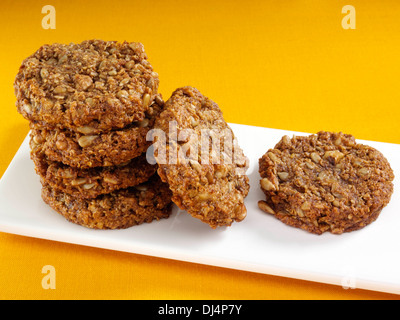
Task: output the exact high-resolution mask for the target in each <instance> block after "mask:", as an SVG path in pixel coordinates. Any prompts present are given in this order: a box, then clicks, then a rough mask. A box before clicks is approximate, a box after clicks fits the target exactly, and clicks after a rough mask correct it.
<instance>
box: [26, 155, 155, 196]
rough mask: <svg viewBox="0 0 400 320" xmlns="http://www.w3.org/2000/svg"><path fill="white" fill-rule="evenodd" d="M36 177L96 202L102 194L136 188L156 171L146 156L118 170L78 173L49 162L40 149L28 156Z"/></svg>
mask: <svg viewBox="0 0 400 320" xmlns="http://www.w3.org/2000/svg"><path fill="white" fill-rule="evenodd" d="M31 158H32V160H33V162H34V164H35V170H36V173H37V174H38V175H39V176H40V178H41V179H42V181H43V182H44V183H45V184H48V185H49V186H50V187H51V188H53V189H56V190H59V191H62V192H65V193H68V194H70V195H72V196H74V197H78V198H85V199H90V198H96V197H97V196H99V195H101V194H106V193H111V192H113V191H115V190H118V189H124V188H128V187H132V186H136V185H138V184H141V183H143V182H146V181H147V180H149V178H150V177H151V176H153V175H154V174H155V173H156V171H157V166H156V165H151V164H149V163H148V162H147V159H146V154H143V155H140V156H139V157H137V158H134V159H132V160H129V161H128V162H127V163H124V164H122V165H119V166H112V167H95V168H89V169H80V168H74V167H70V166H67V165H65V164H63V163H62V162H56V161H51V160H48V159H47V157H46V156H45V154H44V153H43V152H41V150H40V148H35V150H34V151H32V152H31Z"/></svg>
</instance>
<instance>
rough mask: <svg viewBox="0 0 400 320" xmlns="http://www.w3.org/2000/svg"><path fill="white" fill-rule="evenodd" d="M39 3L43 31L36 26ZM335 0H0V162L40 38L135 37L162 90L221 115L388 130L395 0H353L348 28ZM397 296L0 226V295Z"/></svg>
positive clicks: (13, 144) (19, 136) (397, 24)
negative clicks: (51, 283) (197, 94)
mask: <svg viewBox="0 0 400 320" xmlns="http://www.w3.org/2000/svg"><path fill="white" fill-rule="evenodd" d="M46 4H51V5H53V6H54V7H55V9H56V29H55V30H50V29H49V30H45V29H43V28H42V24H41V22H42V18H43V17H44V14H42V13H41V9H42V7H43V6H44V5H46ZM346 4H349V3H345V2H343V3H340V2H337V1H237V0H230V1H228V0H224V1H222V0H220V1H218V0H215V1H210V0H205V1H190V0H186V1H176V0H169V1H161V0H158V1H156V0H152V1H136V0H135V1H113V2H112V1H104V0H97V1H81V2H78V1H58V0H57V1H56V0H52V1H51V2H49V3H47V2H43V1H22V0H21V1H2V2H1V3H0V30H1V32H0V37H1V39H0V43H1V46H2V50H0V61H1V71H2V72H1V75H0V94H1V98H2V107H1V108H0V150H1V152H0V174H3V173H4V171H5V169H6V168H7V166H8V164H9V163H10V161H11V160H12V158H13V156H14V154H15V153H16V151H17V149H18V147H19V146H20V144H21V142H22V140H23V138H24V137H25V136H26V134H27V133H28V123H27V121H26V120H24V119H23V118H22V116H20V115H19V114H18V113H17V112H16V109H15V97H14V93H13V87H12V83H13V80H14V77H15V74H16V72H17V70H18V67H19V65H20V63H21V61H22V60H23V59H24V58H25V57H27V56H28V55H30V54H31V53H33V52H34V51H35V50H36V49H38V48H39V47H40V46H41V45H42V44H44V43H53V42H62V43H69V42H80V41H82V40H85V39H90V38H101V39H104V40H120V41H122V40H128V41H140V42H142V43H143V44H144V45H145V48H146V51H147V53H148V55H149V60H150V62H151V63H152V65H153V66H154V68H155V69H156V71H157V72H158V73H159V75H160V81H161V83H160V92H161V93H162V94H163V96H164V98H168V97H169V95H170V94H171V93H172V91H173V90H174V89H175V88H177V87H179V86H183V85H192V86H195V87H197V88H198V89H199V90H200V91H202V92H203V93H204V94H205V95H207V96H209V97H210V98H212V99H213V100H214V101H216V102H217V103H218V104H219V105H220V107H221V108H222V110H223V112H224V115H225V118H226V120H227V121H229V122H235V123H243V124H249V125H257V126H264V127H270V128H281V129H287V130H295V131H304V132H317V131H319V130H321V129H323V130H335V131H343V132H346V133H352V134H354V135H355V136H356V137H357V138H360V139H367V140H376V141H384V142H392V143H400V131H399V129H398V126H399V120H400V108H399V101H400V90H399V74H400V62H399V61H400V58H399V52H400V19H399V18H400V3H399V2H397V1H380V2H379V3H378V2H373V1H352V2H351V4H352V5H353V6H354V8H355V9H356V29H355V30H352V29H349V30H344V29H343V28H342V23H341V22H342V18H343V17H344V16H345V14H342V7H343V6H344V5H346ZM260 148H263V145H262V141H260ZM316 241H318V237H316ZM266 254H267V253H266ZM45 265H52V266H54V268H55V270H56V289H47V290H45V289H43V288H42V285H41V282H42V278H43V276H44V275H43V274H42V273H41V271H42V267H43V266H45ZM398 297H399V296H396V295H389V294H386V293H379V292H373V291H367V290H359V289H348V290H345V289H343V288H341V287H339V286H332V285H326V284H320V283H313V282H307V281H301V280H294V279H287V278H283V277H276V276H270V275H262V274H256V273H250V272H242V271H235V270H229V269H224V268H216V267H211V266H204V265H199V264H192V263H185V262H179V261H172V260H168V259H161V258H154V257H146V256H142V255H135V254H128V253H122V252H115V251H109V250H102V249H95V248H89V247H83V246H77V245H72V244H65V243H58V242H53V241H47V240H39V239H32V238H28V237H22V236H16V235H11V234H6V233H0V299H38V298H40V299H392V298H393V299H397V298H398Z"/></svg>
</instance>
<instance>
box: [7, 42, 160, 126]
mask: <svg viewBox="0 0 400 320" xmlns="http://www.w3.org/2000/svg"><path fill="white" fill-rule="evenodd" d="M158 84H159V78H158V74H157V73H156V72H154V70H153V68H152V66H151V65H150V63H149V62H148V60H147V55H146V53H145V51H144V47H143V45H142V44H141V43H136V42H131V43H128V42H122V43H119V42H116V41H103V40H87V41H83V42H82V43H80V44H73V43H71V44H68V45H67V44H58V43H55V44H52V45H44V46H42V47H41V48H40V49H39V50H37V51H36V52H35V53H34V54H33V55H31V56H30V57H28V58H27V59H25V60H24V61H23V63H22V65H21V67H20V69H19V72H18V74H17V76H16V79H15V82H14V88H15V94H16V97H17V103H16V105H17V109H18V111H19V112H20V113H21V114H22V115H23V116H24V117H25V118H26V119H28V120H30V121H36V122H44V123H47V124H49V125H51V126H55V127H58V128H68V129H71V130H74V131H78V132H82V131H87V130H88V128H90V130H91V133H93V134H95V133H96V134H97V133H99V132H104V131H109V130H113V129H121V128H123V127H125V126H126V125H128V124H130V123H131V122H133V121H141V120H143V119H144V118H145V112H146V110H147V109H148V108H149V106H150V104H151V102H152V101H153V100H154V99H155V96H156V94H157V89H158ZM84 133H85V132H84Z"/></svg>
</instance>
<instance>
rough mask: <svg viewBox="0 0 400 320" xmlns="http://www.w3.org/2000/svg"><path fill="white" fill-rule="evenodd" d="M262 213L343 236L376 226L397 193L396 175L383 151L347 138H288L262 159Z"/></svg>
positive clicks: (326, 134) (333, 135) (324, 135)
mask: <svg viewBox="0 0 400 320" xmlns="http://www.w3.org/2000/svg"><path fill="white" fill-rule="evenodd" d="M259 172H260V175H261V180H260V184H261V189H262V190H263V192H264V193H265V195H266V200H265V201H260V202H259V203H258V205H259V207H260V208H261V209H262V210H263V211H265V212H267V213H270V214H272V215H274V216H275V217H276V218H277V219H279V220H281V221H282V222H284V223H286V224H288V225H290V226H294V227H297V228H301V229H303V230H306V231H308V232H311V233H315V234H322V233H324V232H331V233H333V234H342V233H343V232H349V231H354V230H358V229H361V228H363V227H365V226H366V225H368V224H370V223H371V222H373V221H375V220H376V219H377V218H378V216H379V214H380V212H381V210H382V209H383V208H384V207H385V206H386V205H387V204H388V203H389V201H390V198H391V195H392V193H393V183H392V181H393V179H394V174H393V170H392V169H391V167H390V164H389V162H388V161H387V159H386V158H385V157H384V156H383V155H382V153H380V152H379V151H378V150H376V149H374V148H372V147H370V146H367V145H363V144H359V143H357V142H356V140H355V138H354V137H353V136H351V135H348V134H343V133H341V132H339V133H332V132H324V131H321V132H319V133H318V134H316V135H310V136H305V137H303V136H294V137H293V138H289V137H288V136H284V137H283V138H282V140H281V141H280V142H279V143H278V144H277V145H276V146H275V148H274V149H270V150H268V152H267V153H265V154H264V155H263V156H262V158H260V159H259Z"/></svg>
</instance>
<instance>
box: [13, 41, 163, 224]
mask: <svg viewBox="0 0 400 320" xmlns="http://www.w3.org/2000/svg"><path fill="white" fill-rule="evenodd" d="M158 84H159V79H158V74H157V73H156V72H154V71H153V68H152V66H151V65H150V63H149V62H148V60H147V55H146V53H145V51H144V48H143V45H142V44H141V43H128V42H123V43H118V42H115V41H109V42H107V41H102V40H90V41H84V42H82V43H80V44H69V45H64V44H53V45H45V46H43V47H41V48H40V49H39V50H38V51H37V52H35V53H34V54H33V55H32V56H30V57H28V58H27V59H25V60H24V61H23V63H22V65H21V67H20V69H19V72H18V75H17V77H16V80H15V84H14V87H15V93H16V97H17V108H18V111H19V112H20V113H21V114H22V115H23V116H24V117H25V118H26V119H28V120H29V121H30V127H31V141H30V146H31V158H32V160H33V161H34V163H35V168H36V172H37V173H38V174H39V176H40V178H41V183H42V186H43V188H42V198H43V200H44V201H45V202H46V203H48V204H49V205H50V206H51V207H52V208H53V209H55V210H56V211H57V212H59V213H60V214H62V215H63V216H64V217H66V218H67V219H68V220H70V221H72V222H75V223H77V224H80V225H83V226H86V227H89V228H95V229H117V228H127V227H130V226H133V225H137V224H140V223H143V222H151V221H153V220H154V219H156V220H158V219H160V218H167V217H168V216H169V215H170V212H171V191H170V190H169V188H168V185H167V184H165V183H163V182H162V181H161V180H160V178H159V177H158V175H157V174H156V171H157V166H154V165H151V164H149V163H148V162H147V160H146V153H145V152H146V150H147V148H148V147H149V145H150V142H148V141H146V135H147V133H148V131H149V130H150V129H151V128H152V127H153V125H154V122H155V119H156V117H157V116H158V115H159V113H160V112H161V111H162V108H163V100H162V98H161V96H160V95H159V94H157V90H158Z"/></svg>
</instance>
